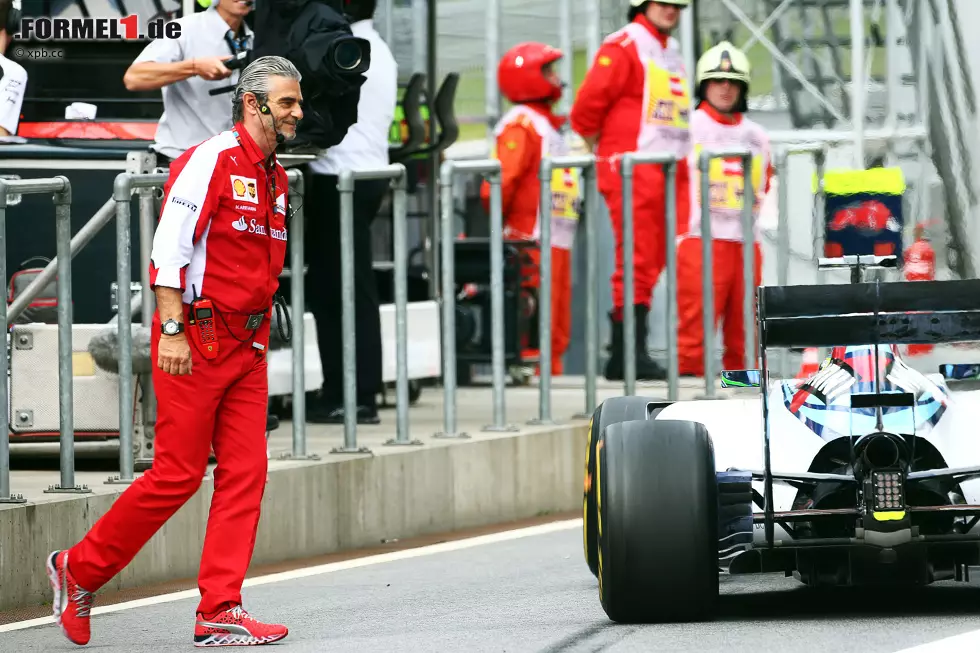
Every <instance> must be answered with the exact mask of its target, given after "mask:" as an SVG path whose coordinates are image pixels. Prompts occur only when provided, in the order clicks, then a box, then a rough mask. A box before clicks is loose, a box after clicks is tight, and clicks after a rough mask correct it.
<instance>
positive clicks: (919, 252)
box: [904, 223, 936, 356]
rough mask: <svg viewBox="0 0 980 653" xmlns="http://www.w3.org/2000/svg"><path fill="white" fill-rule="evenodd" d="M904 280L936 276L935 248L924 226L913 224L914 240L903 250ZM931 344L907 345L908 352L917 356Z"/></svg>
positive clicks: (932, 278) (930, 349)
mask: <svg viewBox="0 0 980 653" xmlns="http://www.w3.org/2000/svg"><path fill="white" fill-rule="evenodd" d="M904 268H905V280H906V281H933V280H934V279H935V278H936V250H934V249H933V248H932V243H930V242H929V239H928V238H926V237H925V226H924V225H923V224H922V223H919V224H917V225H916V226H915V242H913V243H912V246H911V247H909V248H908V249H907V250H905V265H904ZM932 348H933V346H932V345H922V344H917V345H909V346H908V354H909V355H910V356H918V355H922V354H928V353H929V352H931V351H932Z"/></svg>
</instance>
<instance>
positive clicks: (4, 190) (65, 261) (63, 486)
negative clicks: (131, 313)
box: [0, 175, 91, 503]
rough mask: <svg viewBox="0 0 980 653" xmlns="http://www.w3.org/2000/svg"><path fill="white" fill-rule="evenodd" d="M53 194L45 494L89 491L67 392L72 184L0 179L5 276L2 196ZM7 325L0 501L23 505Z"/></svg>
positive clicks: (0, 384) (2, 350) (1, 232)
mask: <svg viewBox="0 0 980 653" xmlns="http://www.w3.org/2000/svg"><path fill="white" fill-rule="evenodd" d="M45 193H51V194H52V201H53V203H54V213H55V223H56V230H55V233H56V237H57V243H58V244H57V248H58V249H57V251H58V263H57V268H58V282H57V294H58V397H59V408H60V417H61V441H60V447H59V453H60V457H61V464H60V467H61V482H60V483H59V484H58V485H52V486H51V487H49V488H48V489H47V490H45V492H78V493H81V492H91V490H90V489H89V488H87V487H85V486H78V485H75V432H74V420H73V409H74V405H73V396H74V393H73V392H72V390H73V388H72V356H71V351H72V342H71V326H72V310H71V307H72V304H71V258H70V256H71V254H70V248H71V182H69V181H68V178H67V177H65V176H60V175H59V176H57V177H52V178H50V179H18V180H3V179H0V278H3V280H4V285H5V286H6V280H7V253H6V252H7V245H6V240H7V239H6V232H7V198H8V197H9V195H10V194H19V195H41V194H45ZM0 306H2V308H0V313H2V315H3V320H2V322H3V323H4V324H6V323H7V302H6V301H3V302H0ZM6 333H7V331H6V329H4V343H3V347H0V503H23V502H24V501H25V499H24V497H23V495H20V494H12V493H11V491H10V395H9V394H8V393H9V379H8V373H9V368H10V359H9V357H8V353H7V343H6Z"/></svg>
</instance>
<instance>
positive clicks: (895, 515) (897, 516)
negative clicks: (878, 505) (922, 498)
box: [872, 510, 905, 521]
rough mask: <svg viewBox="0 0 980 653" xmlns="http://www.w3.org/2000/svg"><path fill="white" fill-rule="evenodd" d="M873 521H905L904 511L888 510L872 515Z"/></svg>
mask: <svg viewBox="0 0 980 653" xmlns="http://www.w3.org/2000/svg"><path fill="white" fill-rule="evenodd" d="M872 514H873V515H874V518H875V521H901V520H903V519H905V511H904V510H890V511H882V512H875V513H872Z"/></svg>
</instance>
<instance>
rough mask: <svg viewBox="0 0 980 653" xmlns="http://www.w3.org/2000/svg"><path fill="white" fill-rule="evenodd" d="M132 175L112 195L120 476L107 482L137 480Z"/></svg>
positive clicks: (120, 181)
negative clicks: (117, 293) (114, 208)
mask: <svg viewBox="0 0 980 653" xmlns="http://www.w3.org/2000/svg"><path fill="white" fill-rule="evenodd" d="M131 182H132V175H131V174H130V173H128V172H124V173H122V174H120V175H118V176H117V177H116V182H115V185H114V186H113V192H112V198H113V199H114V200H115V201H116V285H117V287H118V288H119V301H118V305H119V308H118V317H117V320H116V333H117V334H118V335H117V337H116V342H117V343H118V344H119V477H118V478H115V477H113V478H110V479H109V480H108V481H107V483H111V484H115V483H132V482H133V311H132V304H131V302H130V301H129V286H130V284H131V283H132V270H131V269H130V268H131V267H132V264H131V262H130V261H131V258H132V252H131V251H130V247H131V245H130V243H131V240H132V238H131V234H130V232H131V231H132V230H131V228H130V225H131V222H132V215H131V212H130V209H129V207H130V202H131V200H132V183H131Z"/></svg>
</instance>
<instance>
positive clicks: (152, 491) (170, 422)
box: [68, 307, 269, 615]
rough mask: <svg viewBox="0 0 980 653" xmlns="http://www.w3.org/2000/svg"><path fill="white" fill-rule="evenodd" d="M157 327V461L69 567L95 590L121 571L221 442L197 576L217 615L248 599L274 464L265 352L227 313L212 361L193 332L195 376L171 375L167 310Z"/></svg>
mask: <svg viewBox="0 0 980 653" xmlns="http://www.w3.org/2000/svg"><path fill="white" fill-rule="evenodd" d="M226 319H228V318H226ZM185 323H186V307H185ZM229 323H231V320H230V319H229ZM151 329H152V334H153V335H152V341H151V347H150V349H151V356H152V357H153V363H154V368H153V389H154V391H155V393H156V398H157V420H156V437H155V440H154V454H153V467H152V468H151V469H150V470H149V471H147V472H146V473H145V474H143V475H142V476H141V477H140V478H138V479H136V481H135V482H134V483H133V484H132V485H130V486H129V487H128V488H127V489H126V491H125V492H123V494H122V495H120V496H119V498H118V499H116V502H115V503H114V504H113V505H112V507H111V508H110V509H109V511H108V512H107V513H106V514H105V515H103V516H102V518H101V519H99V520H98V521H97V522H96V523H95V525H94V526H93V527H92V530H90V531H89V533H88V534H87V535H86V536H85V538H84V539H82V541H81V542H79V543H78V544H76V545H75V546H74V547H73V548H72V549H70V550H69V552H68V564H69V566H70V568H71V571H72V574H74V576H75V578H76V579H77V581H78V584H79V585H81V586H82V587H83V588H85V589H86V590H89V591H92V592H94V591H96V590H98V589H99V588H101V587H102V586H103V585H104V584H105V583H107V582H108V581H109V580H110V579H112V578H113V577H114V576H115V575H116V574H118V573H119V572H120V571H122V569H123V568H124V567H125V566H126V565H127V564H129V562H130V561H131V560H132V559H133V558H134V557H135V556H136V554H137V553H138V552H139V551H140V549H142V548H143V546H144V545H145V544H146V542H147V541H148V540H149V539H150V538H151V537H152V536H153V534H154V533H156V532H157V530H159V529H160V527H161V526H163V524H164V523H165V522H166V521H167V520H168V519H170V517H171V516H172V515H173V514H174V513H175V512H177V510H178V509H179V508H180V507H181V506H182V505H184V503H186V502H187V500H188V499H190V498H191V497H192V496H193V495H194V494H195V493H196V492H197V491H198V490H199V489H200V487H201V481H202V479H203V478H204V474H205V471H206V470H207V464H208V454H209V451H210V449H211V447H212V446H213V448H214V454H215V457H216V459H217V462H218V465H217V467H216V468H215V470H214V495H213V496H212V498H211V510H210V513H209V515H208V526H207V535H206V536H205V539H204V550H203V554H202V556H201V567H200V571H199V574H198V587H199V589H200V591H201V601H200V603H199V604H198V610H197V611H198V612H200V613H202V614H205V615H212V614H214V613H216V612H219V611H221V610H223V609H227V608H230V607H234V606H235V605H240V604H241V588H242V583H243V581H244V580H245V572H246V570H247V569H248V565H249V562H250V561H251V559H252V551H253V549H254V547H255V534H256V529H257V528H258V523H259V509H260V505H261V502H262V496H263V493H264V492H265V481H266V470H267V467H268V460H267V458H266V442H265V425H266V415H267V412H268V399H269V395H268V388H269V379H268V372H267V364H266V358H265V354H264V352H260V351H259V350H257V349H255V348H253V347H252V340H251V339H248V340H246V342H244V343H239V342H238V341H236V340H235V339H234V337H233V336H232V335H231V334H229V333H228V330H227V329H226V328H225V326H224V325H223V324H222V323H221V319H220V318H219V319H216V320H215V334H216V335H217V336H218V344H219V355H218V357H217V358H216V359H214V360H213V361H208V360H206V359H205V358H204V357H203V356H202V355H201V354H200V351H199V350H198V348H197V347H199V346H200V345H199V344H196V343H195V341H196V338H195V336H194V334H192V333H188V335H187V338H188V340H189V341H190V342H191V362H192V370H191V374H190V375H185V376H175V375H171V374H168V373H166V372H164V371H162V370H160V369H159V368H158V367H156V360H157V348H158V345H159V340H160V321H159V316H158V315H157V316H156V317H155V318H154V321H153V326H152V327H151ZM232 329H234V331H235V333H234V335H235V336H237V338H238V339H239V340H245V339H246V338H247V337H248V336H249V335H250V332H249V331H245V330H242V329H239V328H238V327H237V326H234V325H233V326H232ZM268 331H269V321H268V320H264V322H263V325H262V327H260V329H259V334H257V337H256V340H258V341H259V342H261V343H263V344H266V346H268V342H269V340H268Z"/></svg>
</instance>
